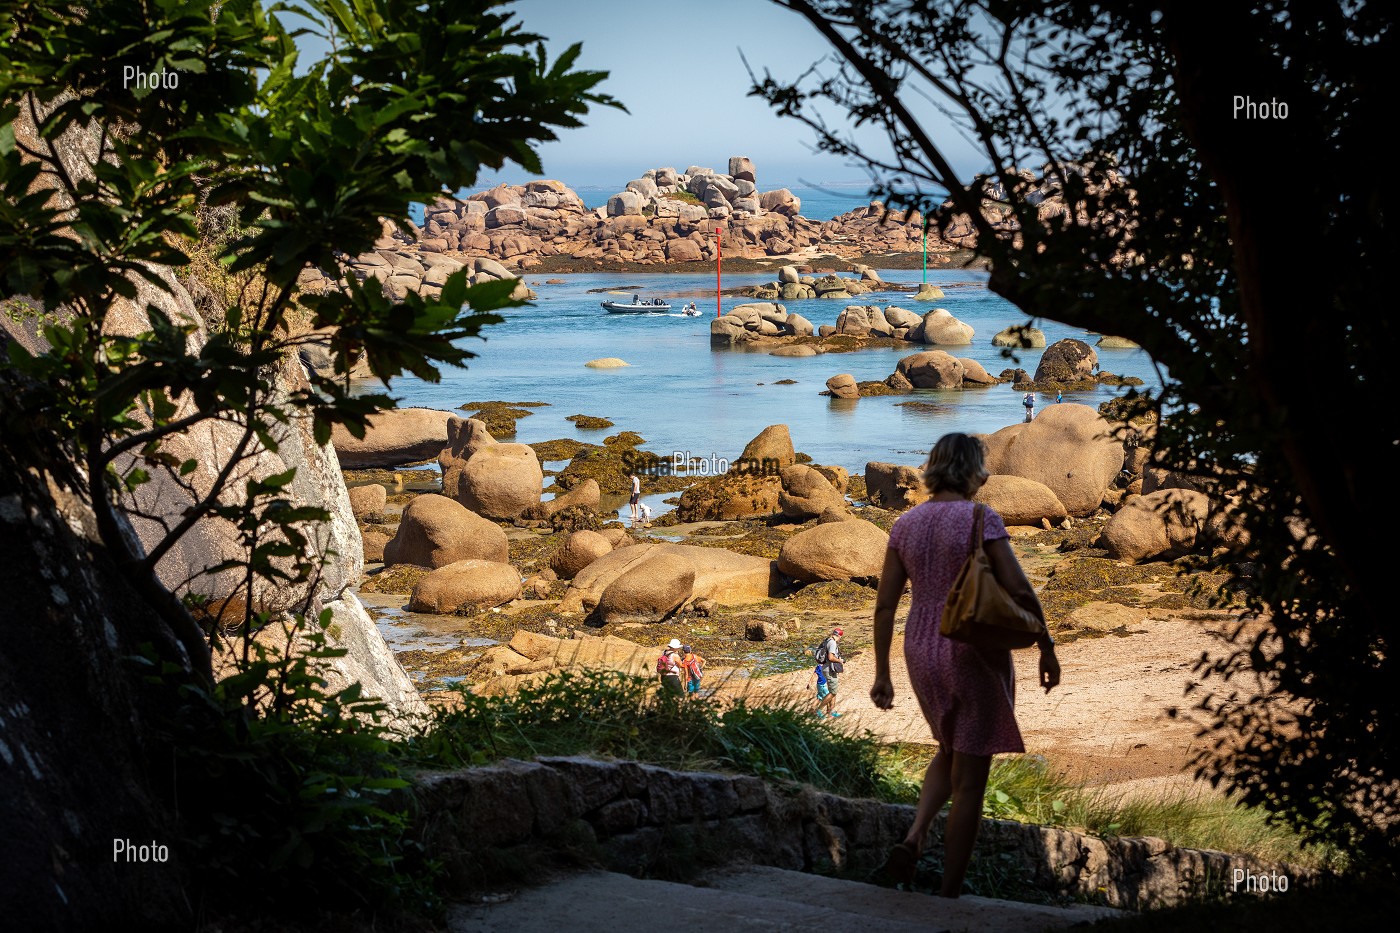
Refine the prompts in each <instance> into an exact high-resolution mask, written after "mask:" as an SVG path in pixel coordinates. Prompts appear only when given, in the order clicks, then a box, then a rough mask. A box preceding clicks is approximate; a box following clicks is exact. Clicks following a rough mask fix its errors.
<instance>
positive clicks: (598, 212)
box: [411, 156, 951, 270]
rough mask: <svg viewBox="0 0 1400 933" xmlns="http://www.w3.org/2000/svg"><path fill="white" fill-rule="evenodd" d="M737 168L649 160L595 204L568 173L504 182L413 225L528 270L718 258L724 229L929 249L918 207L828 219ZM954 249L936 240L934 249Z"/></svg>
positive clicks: (432, 243)
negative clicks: (557, 260) (553, 261)
mask: <svg viewBox="0 0 1400 933" xmlns="http://www.w3.org/2000/svg"><path fill="white" fill-rule="evenodd" d="M728 168H729V171H728V172H717V171H715V170H713V169H710V168H705V167H702V166H698V165H692V166H690V167H689V168H687V169H686V170H685V171H683V172H682V171H678V170H677V169H675V168H673V167H662V168H655V169H649V170H647V171H645V172H643V173H642V175H641V177H639V178H635V179H633V180H632V181H630V182H628V183H627V185H626V187H625V189H624V190H622V191H620V192H618V193H617V194H615V195H613V196H612V197H611V198H609V199H608V203H607V204H606V205H605V206H604V207H600V208H595V209H592V210H590V209H588V208H587V207H585V206H584V203H583V199H582V198H580V197H579V196H578V194H577V192H575V191H573V190H572V189H570V188H569V187H568V186H567V185H565V184H564V183H563V182H560V181H554V180H547V181H532V182H529V183H528V184H525V185H498V186H497V187H495V188H492V189H490V190H489V191H484V192H479V193H476V194H473V195H471V196H470V197H468V198H466V199H465V200H455V199H454V200H447V199H444V200H439V201H436V202H434V203H432V204H430V205H428V207H427V209H426V211H425V213H424V223H423V228H422V230H421V231H417V230H414V231H411V232H412V233H414V234H418V235H417V236H415V237H414V239H416V241H417V245H418V247H419V248H420V249H421V251H422V252H423V253H424V254H428V253H434V254H460V255H461V256H463V257H479V256H487V257H491V258H494V259H496V260H499V261H501V262H504V263H507V264H510V265H511V266H513V267H515V268H517V269H522V270H524V269H530V268H533V267H534V266H536V265H538V264H539V263H540V262H541V260H543V259H545V258H547V257H550V256H568V257H571V258H573V259H595V260H604V261H612V262H632V263H642V264H663V263H677V262H695V261H700V260H707V261H708V260H713V259H714V258H715V243H714V234H715V231H716V229H718V230H719V232H720V237H721V239H722V242H723V250H724V254H725V255H726V256H733V257H742V258H761V257H766V256H785V255H789V254H792V253H796V252H800V251H803V250H806V249H809V248H812V247H820V248H821V249H822V250H823V251H825V252H828V253H831V254H834V255H839V256H859V255H863V254H866V253H873V252H890V251H911V250H917V249H919V248H920V239H919V238H920V236H921V235H922V224H923V221H922V218H921V217H919V215H917V214H914V215H912V216H910V217H905V216H903V215H899V214H888V212H887V211H886V210H885V208H884V206H883V205H881V204H880V203H879V202H871V203H870V204H869V205H868V206H862V207H860V208H858V209H856V210H852V211H849V212H847V213H845V214H842V215H841V216H839V217H836V218H833V219H832V220H829V221H826V222H824V223H823V222H819V221H815V220H809V219H808V218H805V217H803V216H801V213H800V211H801V208H802V202H801V199H799V198H798V197H797V196H796V195H794V194H793V193H792V192H791V191H790V190H788V189H787V188H778V189H775V190H772V191H764V192H760V191H759V190H758V185H757V181H756V177H755V170H754V166H753V163H752V162H751V161H750V160H749V159H747V158H744V157H742V156H735V157H734V158H731V159H730V160H729V166H728ZM949 248H951V247H950V246H948V245H947V244H944V243H943V242H942V241H941V240H937V239H936V238H935V239H934V240H933V241H931V245H930V249H933V250H940V249H949Z"/></svg>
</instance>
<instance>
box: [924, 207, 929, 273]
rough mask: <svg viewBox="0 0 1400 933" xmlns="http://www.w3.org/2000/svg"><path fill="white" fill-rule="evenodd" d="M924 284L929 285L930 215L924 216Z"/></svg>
mask: <svg viewBox="0 0 1400 933" xmlns="http://www.w3.org/2000/svg"><path fill="white" fill-rule="evenodd" d="M924 284H925V285H927V284H928V215H927V214H925V215H924Z"/></svg>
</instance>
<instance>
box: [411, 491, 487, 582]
mask: <svg viewBox="0 0 1400 933" xmlns="http://www.w3.org/2000/svg"><path fill="white" fill-rule="evenodd" d="M509 559H510V556H509V547H508V546H507V543H506V533H505V532H504V531H502V530H501V529H500V526H498V525H496V524H495V523H494V522H490V521H487V520H486V519H484V518H482V517H481V516H480V515H477V514H476V513H475V512H473V511H471V510H470V509H468V508H467V507H466V506H464V505H462V504H461V503H460V502H457V501H455V500H453V499H449V498H447V497H446V496H439V495H436V494H433V493H428V494H426V495H421V496H416V497H414V499H413V501H412V502H410V503H409V504H408V508H406V509H404V512H403V518H402V519H401V520H400V521H399V528H398V532H397V533H396V534H395V535H394V538H393V540H392V541H390V542H389V543H388V544H387V545H385V546H384V563H385V564H386V565H389V564H414V565H416V566H419V567H428V568H432V569H436V568H438V567H445V566H447V565H448V564H452V563H456V562H457V561H459V560H489V561H498V562H505V561H507V560H509Z"/></svg>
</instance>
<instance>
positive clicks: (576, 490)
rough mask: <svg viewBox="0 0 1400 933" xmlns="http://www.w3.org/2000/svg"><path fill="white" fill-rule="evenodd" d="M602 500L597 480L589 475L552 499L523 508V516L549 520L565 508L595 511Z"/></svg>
mask: <svg viewBox="0 0 1400 933" xmlns="http://www.w3.org/2000/svg"><path fill="white" fill-rule="evenodd" d="M602 501H603V493H602V490H601V489H599V487H598V481H597V480H595V479H593V478H591V477H589V478H586V479H584V480H583V482H581V483H578V484H577V485H575V486H573V487H572V488H570V489H569V490H568V491H567V492H562V493H560V494H559V495H557V496H555V497H554V498H553V499H549V500H546V501H544V502H540V503H537V504H535V505H533V506H531V507H530V508H528V509H526V510H525V512H524V516H525V517H526V518H529V519H536V520H539V521H549V519H550V517H551V516H552V515H554V514H555V513H557V512H562V511H564V510H565V509H573V508H580V509H587V510H588V511H590V512H596V511H598V508H599V506H600V505H601V504H602Z"/></svg>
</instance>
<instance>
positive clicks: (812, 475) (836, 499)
mask: <svg viewBox="0 0 1400 933" xmlns="http://www.w3.org/2000/svg"><path fill="white" fill-rule="evenodd" d="M780 478H781V479H782V483H783V491H782V492H781V493H779V494H778V507H779V508H780V509H782V510H783V514H784V515H786V516H787V517H788V518H796V519H801V520H806V519H809V518H816V517H817V516H818V515H821V514H822V513H823V512H825V511H826V510H827V509H837V510H844V509H845V507H846V500H845V497H844V496H842V495H841V493H839V492H837V491H836V488H835V487H834V486H832V485H831V483H829V482H828V481H827V478H826V477H825V476H823V475H822V474H821V473H820V472H819V471H817V470H815V469H813V468H812V467H809V466H807V465H806V464H805V463H794V464H793V465H792V466H790V467H787V468H785V469H784V470H783V472H782V475H781V477H780Z"/></svg>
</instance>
